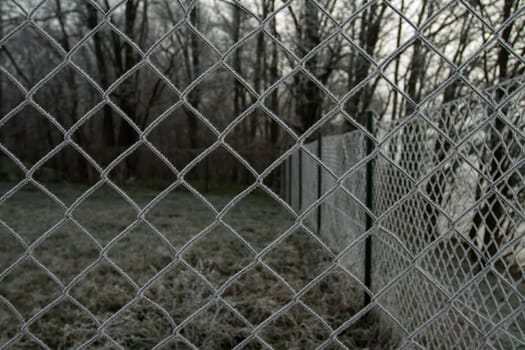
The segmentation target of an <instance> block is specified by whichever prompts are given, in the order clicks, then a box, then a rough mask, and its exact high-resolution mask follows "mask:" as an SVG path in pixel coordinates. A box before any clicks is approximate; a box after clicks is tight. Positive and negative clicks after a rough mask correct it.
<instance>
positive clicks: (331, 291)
mask: <svg viewBox="0 0 525 350" xmlns="http://www.w3.org/2000/svg"><path fill="white" fill-rule="evenodd" d="M362 296H363V290H362V288H360V287H359V286H358V285H357V283H356V281H355V280H354V279H353V278H352V277H350V275H348V274H347V273H346V272H345V271H343V270H342V269H340V268H338V269H334V270H333V271H331V272H330V273H328V274H327V275H326V276H324V277H323V278H322V279H321V280H320V281H318V282H317V283H316V284H315V285H314V286H313V287H312V288H310V289H309V290H308V292H307V293H306V294H305V295H304V296H303V297H302V298H301V300H302V301H303V302H304V303H305V304H306V305H307V306H308V307H310V308H311V309H312V310H314V311H315V313H316V314H317V315H319V316H320V317H321V318H322V319H323V320H324V321H326V322H327V323H328V324H329V325H330V326H331V327H332V328H333V329H336V328H338V327H339V326H341V324H343V323H344V322H346V321H347V320H348V319H350V318H351V317H352V316H354V314H355V313H356V312H357V311H358V310H357V307H356V300H358V299H360V298H362Z"/></svg>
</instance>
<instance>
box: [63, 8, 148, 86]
mask: <svg viewBox="0 0 525 350" xmlns="http://www.w3.org/2000/svg"><path fill="white" fill-rule="evenodd" d="M117 12H118V10H117ZM91 16H92V14H91ZM126 55H129V56H126ZM123 56H126V57H127V58H126V59H123ZM86 58H89V59H88V60H86ZM71 60H72V61H73V62H74V63H75V64H76V65H78V66H79V67H80V68H81V69H82V70H83V71H84V72H86V73H87V74H88V75H89V76H90V77H91V79H93V80H94V81H95V82H96V83H97V84H98V85H99V86H100V87H101V88H102V89H107V88H109V87H110V86H111V85H112V84H113V83H114V82H115V81H116V80H117V79H119V78H120V77H121V76H122V75H123V74H125V73H127V72H128V71H129V70H130V69H131V68H132V67H133V65H134V64H133V63H138V61H139V57H138V53H137V52H136V51H135V48H134V47H133V46H131V45H130V44H129V43H128V42H127V41H126V40H124V39H123V38H122V36H121V35H120V34H118V33H117V32H116V31H115V30H114V29H112V28H110V26H109V25H108V24H104V25H103V26H102V27H100V28H99V29H98V30H97V31H96V33H95V34H93V35H90V36H89V38H88V40H86V41H85V42H84V43H83V44H82V45H81V46H80V48H78V49H77V50H76V51H75V52H74V53H73V55H72V56H71ZM108 60H109V61H113V62H114V63H115V64H110V65H108V64H107V61H108Z"/></svg>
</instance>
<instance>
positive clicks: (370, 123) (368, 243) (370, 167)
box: [364, 111, 374, 306]
mask: <svg viewBox="0 0 525 350" xmlns="http://www.w3.org/2000/svg"><path fill="white" fill-rule="evenodd" d="M373 118H374V113H373V112H370V111H368V112H366V129H367V131H368V132H369V133H370V134H371V135H372V136H373V135H374V120H373ZM373 150H374V140H373V139H372V138H371V137H367V140H366V156H367V157H368V156H370V154H372V152H373ZM373 163H374V161H373V160H369V161H368V162H367V163H366V184H365V187H366V190H365V191H366V193H365V196H366V198H365V202H366V203H365V204H366V207H367V209H368V210H369V212H372V209H373V198H372V197H373V172H374V164H373ZM372 226H373V219H372V216H371V215H370V214H368V213H367V214H366V223H365V230H366V231H370V229H371V228H372ZM364 277H365V286H366V288H368V289H369V290H371V289H372V236H371V234H370V233H369V235H368V236H367V237H366V240H365V276H364ZM370 301H371V297H370V294H368V293H367V291H365V306H366V305H368V304H370Z"/></svg>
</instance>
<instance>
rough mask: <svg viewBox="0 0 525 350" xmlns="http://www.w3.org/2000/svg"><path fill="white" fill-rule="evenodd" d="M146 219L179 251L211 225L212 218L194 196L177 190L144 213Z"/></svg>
mask: <svg viewBox="0 0 525 350" xmlns="http://www.w3.org/2000/svg"><path fill="white" fill-rule="evenodd" d="M146 219H147V220H148V222H150V223H151V224H152V225H153V226H155V228H156V229H157V230H159V232H160V233H162V235H163V236H164V237H166V239H167V240H168V241H169V242H170V243H171V244H173V246H174V247H175V248H176V249H179V248H181V247H182V246H183V245H184V244H186V243H187V242H188V241H189V240H191V239H192V238H193V237H195V236H196V235H197V234H198V233H199V232H201V231H202V230H204V229H205V228H206V227H208V226H209V225H211V224H212V223H213V222H214V221H215V214H214V213H213V212H212V210H211V209H210V208H209V207H208V206H207V205H206V204H205V203H204V202H203V201H202V200H201V199H199V198H198V197H196V196H195V194H193V193H192V192H190V191H189V190H187V189H185V188H183V187H177V188H176V189H175V190H173V191H171V192H169V193H168V194H166V196H164V197H162V199H161V200H160V201H158V202H157V203H156V204H155V206H154V207H152V208H151V209H150V210H149V211H148V212H147V214H146Z"/></svg>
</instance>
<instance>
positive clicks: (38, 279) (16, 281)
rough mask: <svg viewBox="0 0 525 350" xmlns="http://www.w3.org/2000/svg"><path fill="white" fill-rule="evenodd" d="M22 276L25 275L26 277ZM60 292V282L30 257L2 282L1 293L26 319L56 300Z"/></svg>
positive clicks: (10, 272)
mask: <svg viewBox="0 0 525 350" xmlns="http://www.w3.org/2000/svg"><path fill="white" fill-rule="evenodd" d="M20 276H24V279H21V278H19V277H20ZM59 293H60V288H59V286H58V284H57V283H56V282H55V281H54V280H53V279H52V278H51V277H50V276H49V274H48V273H47V272H46V271H45V270H44V269H43V268H42V267H40V266H38V265H37V264H36V263H35V262H34V261H32V260H30V259H25V260H24V261H23V262H21V263H19V264H17V265H16V266H15V267H14V269H12V270H10V271H9V273H8V274H7V275H6V276H5V277H4V278H3V279H2V284H0V295H2V296H3V297H4V298H6V299H7V300H8V301H9V302H10V303H11V304H12V305H13V306H14V307H15V308H16V310H17V311H18V312H19V313H20V314H21V315H22V317H24V318H25V319H26V320H27V319H28V318H29V317H31V316H33V315H34V314H36V313H37V312H38V311H40V310H42V309H43V308H45V307H46V306H47V305H48V304H49V303H50V302H52V301H53V300H55V299H56V298H57V297H58V296H59Z"/></svg>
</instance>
